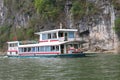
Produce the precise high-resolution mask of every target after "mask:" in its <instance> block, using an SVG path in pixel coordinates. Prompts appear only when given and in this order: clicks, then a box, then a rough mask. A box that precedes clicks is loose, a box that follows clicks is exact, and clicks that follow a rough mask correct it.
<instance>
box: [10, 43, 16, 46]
mask: <svg viewBox="0 0 120 80" xmlns="http://www.w3.org/2000/svg"><path fill="white" fill-rule="evenodd" d="M16 46H17V43H12V44H9V47H16Z"/></svg>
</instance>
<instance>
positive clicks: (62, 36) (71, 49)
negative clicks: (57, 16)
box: [7, 29, 81, 56]
mask: <svg viewBox="0 0 120 80" xmlns="http://www.w3.org/2000/svg"><path fill="white" fill-rule="evenodd" d="M76 32H77V29H55V30H49V31H43V32H37V33H35V34H37V35H39V41H38V42H36V41H12V42H8V53H7V54H8V55H20V56H38V55H48V54H49V55H55V54H73V53H77V52H80V47H81V41H80V40H78V38H77V37H76Z"/></svg>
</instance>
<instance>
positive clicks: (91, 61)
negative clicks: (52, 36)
mask: <svg viewBox="0 0 120 80" xmlns="http://www.w3.org/2000/svg"><path fill="white" fill-rule="evenodd" d="M0 80H120V55H117V54H96V56H94V57H84V58H7V57H0Z"/></svg>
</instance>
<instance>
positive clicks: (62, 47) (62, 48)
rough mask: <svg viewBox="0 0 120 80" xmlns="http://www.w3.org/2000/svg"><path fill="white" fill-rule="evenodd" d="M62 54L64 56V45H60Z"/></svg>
mask: <svg viewBox="0 0 120 80" xmlns="http://www.w3.org/2000/svg"><path fill="white" fill-rule="evenodd" d="M60 49H61V54H64V45H60Z"/></svg>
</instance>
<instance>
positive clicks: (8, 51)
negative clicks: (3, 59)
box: [7, 50, 18, 52]
mask: <svg viewBox="0 0 120 80" xmlns="http://www.w3.org/2000/svg"><path fill="white" fill-rule="evenodd" d="M7 52H18V51H17V50H8V51H7Z"/></svg>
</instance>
